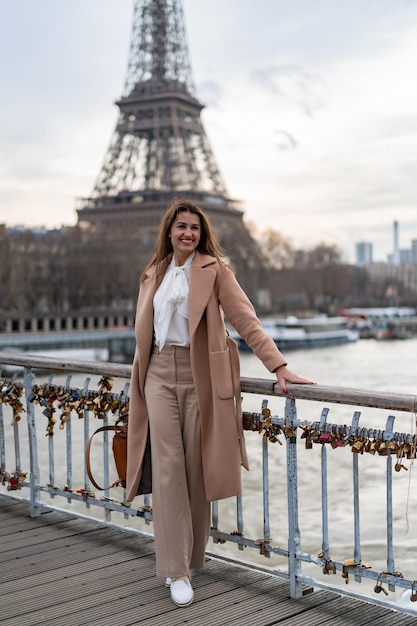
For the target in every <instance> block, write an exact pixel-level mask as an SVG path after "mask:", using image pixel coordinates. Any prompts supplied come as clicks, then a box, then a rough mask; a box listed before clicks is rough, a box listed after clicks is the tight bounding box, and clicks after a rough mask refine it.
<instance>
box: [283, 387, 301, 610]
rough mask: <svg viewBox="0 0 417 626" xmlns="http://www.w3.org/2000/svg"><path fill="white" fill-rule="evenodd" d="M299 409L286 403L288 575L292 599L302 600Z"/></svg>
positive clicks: (290, 401) (288, 400)
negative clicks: (298, 456) (299, 554)
mask: <svg viewBox="0 0 417 626" xmlns="http://www.w3.org/2000/svg"><path fill="white" fill-rule="evenodd" d="M296 418H297V409H296V406H295V400H294V399H293V398H288V399H287V400H286V403H285V439H286V442H287V493H288V574H289V579H290V597H291V598H293V599H295V598H301V597H302V595H303V590H302V586H301V583H300V582H299V580H298V577H299V576H300V575H301V561H300V560H299V559H298V558H297V556H298V553H299V552H300V545H301V540H300V529H299V525H298V480H297V435H296V427H295V425H294V424H295V420H296Z"/></svg>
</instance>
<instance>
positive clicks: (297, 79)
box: [250, 65, 326, 117]
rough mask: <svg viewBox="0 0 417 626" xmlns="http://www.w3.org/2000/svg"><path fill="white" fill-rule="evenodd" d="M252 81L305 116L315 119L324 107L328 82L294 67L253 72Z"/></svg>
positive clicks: (277, 66) (279, 67)
mask: <svg viewBox="0 0 417 626" xmlns="http://www.w3.org/2000/svg"><path fill="white" fill-rule="evenodd" d="M250 79H251V81H252V82H253V83H254V84H256V85H257V87H259V88H261V89H264V90H266V91H269V92H270V93H272V94H274V95H275V96H278V97H279V98H283V99H285V100H288V101H290V102H292V103H293V104H295V106H297V107H298V108H299V109H301V110H302V111H303V113H304V114H305V115H308V116H309V117H314V114H315V112H316V111H317V110H318V109H320V108H321V107H322V106H323V96H322V91H323V88H324V87H325V85H326V81H325V80H324V79H323V78H322V77H321V76H319V75H318V74H315V73H310V72H307V71H305V70H303V69H302V68H300V67H297V66H294V65H273V66H269V67H264V68H259V69H256V70H253V71H252V72H251V75H250Z"/></svg>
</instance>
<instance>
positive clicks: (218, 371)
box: [210, 350, 234, 400]
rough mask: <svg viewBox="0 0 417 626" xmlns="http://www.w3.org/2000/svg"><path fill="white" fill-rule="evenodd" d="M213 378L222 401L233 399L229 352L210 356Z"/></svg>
mask: <svg viewBox="0 0 417 626" xmlns="http://www.w3.org/2000/svg"><path fill="white" fill-rule="evenodd" d="M210 366H211V377H212V380H213V383H214V387H215V389H216V391H217V395H218V396H219V398H220V399H221V400H228V399H229V398H233V395H234V393H233V377H232V368H231V364H230V354H229V350H221V351H219V352H212V353H211V355H210Z"/></svg>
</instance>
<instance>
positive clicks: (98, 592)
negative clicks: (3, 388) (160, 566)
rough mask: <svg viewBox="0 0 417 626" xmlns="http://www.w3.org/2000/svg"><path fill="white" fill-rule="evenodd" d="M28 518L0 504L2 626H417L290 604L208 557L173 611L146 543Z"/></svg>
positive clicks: (264, 584) (359, 610) (48, 518)
mask: <svg viewBox="0 0 417 626" xmlns="http://www.w3.org/2000/svg"><path fill="white" fill-rule="evenodd" d="M3 504H5V506H4V507H3ZM28 510H29V507H28V505H27V504H23V505H22V504H21V503H18V504H15V503H13V502H12V501H10V502H8V501H7V498H3V497H1V496H0V522H1V523H2V524H4V523H5V524H6V525H5V526H4V527H5V528H7V529H8V534H7V535H6V536H5V537H4V538H3V540H2V542H1V550H2V566H3V567H2V568H0V623H5V624H7V626H22V624H30V626H74V625H76V626H87V625H88V626H114V625H115V624H116V625H117V626H133V625H135V624H139V623H143V624H144V626H161V625H162V624H163V625H164V626H178V625H179V624H186V623H188V624H193V626H221V625H224V626H226V625H227V626H271V625H272V624H280V625H281V626H316V625H317V626H319V624H320V625H323V624H324V625H325V626H364V625H365V624H370V625H371V624H372V626H375V625H378V626H412V625H413V624H414V625H415V624H416V623H417V616H410V615H406V614H403V613H399V612H397V611H393V610H390V609H387V608H384V607H382V606H377V605H374V604H371V603H369V602H366V601H362V600H360V599H355V598H349V597H346V596H342V595H340V594H339V593H337V592H331V591H324V590H318V591H315V592H314V593H309V594H308V595H306V596H304V597H303V598H301V599H300V600H290V599H289V597H288V596H289V583H288V581H287V580H285V579H282V578H279V577H276V576H273V575H270V574H266V573H264V572H260V571H257V570H252V569H250V568H248V567H243V566H242V567H239V566H237V565H235V564H231V563H225V562H222V561H221V560H220V559H217V558H215V557H209V558H208V559H207V562H206V566H205V568H204V569H202V570H199V571H198V572H196V573H195V574H194V576H193V586H194V589H195V600H194V602H193V604H192V605H190V606H189V607H187V608H186V609H179V608H178V607H176V606H175V605H174V604H173V603H172V601H171V599H170V593H169V589H166V588H165V587H164V584H163V583H164V581H163V579H161V578H156V576H155V558H154V545H153V541H152V539H150V538H148V537H141V536H140V535H138V534H136V533H135V532H132V531H125V532H124V531H122V530H118V529H116V528H113V527H105V526H102V525H99V524H97V523H96V522H95V521H94V520H91V521H89V520H85V519H79V518H75V517H74V516H71V514H64V513H59V512H54V513H53V514H49V515H45V516H44V515H42V516H41V517H40V518H34V519H33V520H30V522H31V523H30V524H29V525H27V521H28V518H27V513H28ZM13 519H15V521H16V524H15V532H13V531H12V525H11V523H10V522H11V520H13ZM22 519H24V524H23V526H22V524H21V523H20V522H21V521H22ZM48 531H49V534H48ZM0 534H1V532H0ZM48 537H50V540H48Z"/></svg>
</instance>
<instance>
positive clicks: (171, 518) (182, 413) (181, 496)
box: [145, 346, 210, 578]
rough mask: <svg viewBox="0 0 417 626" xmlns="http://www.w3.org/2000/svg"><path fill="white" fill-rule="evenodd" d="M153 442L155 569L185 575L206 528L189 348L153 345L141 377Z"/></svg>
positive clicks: (196, 559) (199, 557)
mask: <svg viewBox="0 0 417 626" xmlns="http://www.w3.org/2000/svg"><path fill="white" fill-rule="evenodd" d="M145 396H146V404H147V407H148V414H149V428H150V435H151V448H152V509H153V528H154V535H155V550H156V574H157V576H163V577H168V576H170V577H171V578H180V577H181V576H188V575H189V570H190V569H191V568H193V569H194V568H199V567H203V565H204V552H205V548H206V545H207V541H208V538H209V532H210V503H209V502H207V500H206V495H205V490H204V483H203V470H202V460H201V427H200V415H199V411H198V405H197V396H196V391H195V387H194V382H193V377H192V373H191V363H190V350H189V348H183V347H178V346H165V347H164V348H163V349H162V350H161V351H159V350H158V348H154V349H153V352H152V355H151V359H150V363H149V367H148V372H147V375H146V381H145Z"/></svg>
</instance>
